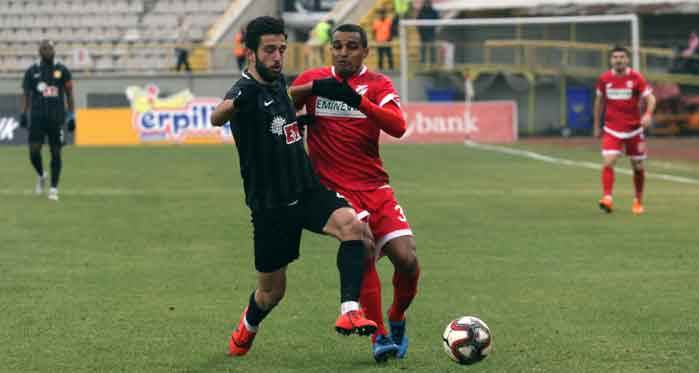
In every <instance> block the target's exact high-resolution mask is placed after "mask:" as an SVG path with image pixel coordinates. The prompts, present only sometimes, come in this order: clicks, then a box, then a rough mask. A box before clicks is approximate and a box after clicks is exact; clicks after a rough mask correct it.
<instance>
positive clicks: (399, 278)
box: [388, 267, 420, 321]
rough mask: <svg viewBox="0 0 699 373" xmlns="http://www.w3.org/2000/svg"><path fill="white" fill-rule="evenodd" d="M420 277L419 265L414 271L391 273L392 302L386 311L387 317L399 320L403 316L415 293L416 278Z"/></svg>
mask: <svg viewBox="0 0 699 373" xmlns="http://www.w3.org/2000/svg"><path fill="white" fill-rule="evenodd" d="M418 278H420V267H417V268H416V269H415V272H414V273H404V272H398V271H396V272H394V273H393V304H392V305H391V309H390V310H389V311H388V319H389V320H391V321H401V320H403V319H404V318H405V310H407V309H408V307H409V306H410V302H412V301H413V298H415V295H416V294H417V280H418Z"/></svg>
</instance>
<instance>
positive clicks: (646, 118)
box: [641, 93, 655, 128]
mask: <svg viewBox="0 0 699 373" xmlns="http://www.w3.org/2000/svg"><path fill="white" fill-rule="evenodd" d="M644 97H645V99H646V111H645V113H643V117H641V125H642V126H643V127H644V128H648V127H650V126H651V124H653V112H654V111H655V96H654V95H653V94H652V93H649V94H647V95H645V96H644Z"/></svg>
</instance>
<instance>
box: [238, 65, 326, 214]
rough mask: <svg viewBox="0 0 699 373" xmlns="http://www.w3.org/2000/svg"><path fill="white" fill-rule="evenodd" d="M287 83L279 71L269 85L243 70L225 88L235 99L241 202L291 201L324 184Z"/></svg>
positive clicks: (282, 203) (276, 203) (256, 205)
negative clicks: (314, 166) (307, 146)
mask: <svg viewBox="0 0 699 373" xmlns="http://www.w3.org/2000/svg"><path fill="white" fill-rule="evenodd" d="M286 88H287V87H286V81H285V80H284V78H283V77H282V78H280V79H278V80H277V81H275V82H274V83H272V84H269V85H267V84H260V83H259V82H257V81H256V80H255V79H253V78H252V77H251V76H250V75H248V74H247V73H246V72H244V73H243V76H242V78H240V80H238V81H237V82H236V83H235V84H234V85H233V87H232V88H231V89H230V90H229V91H228V93H226V97H225V98H226V99H233V100H234V102H235V104H234V105H235V111H234V114H233V117H232V119H231V128H232V131H233V137H234V138H235V143H236V147H237V149H238V156H239V158H240V173H241V175H242V177H243V185H244V188H245V202H246V203H247V205H248V206H249V207H250V208H251V209H253V210H257V209H260V208H273V207H280V206H287V205H292V204H294V203H296V202H297V201H298V199H299V197H300V195H301V193H302V192H303V191H305V190H309V189H313V188H320V187H322V186H321V184H320V181H319V180H318V177H317V176H316V174H315V173H314V172H313V169H312V167H311V162H310V161H309V159H308V155H307V154H306V149H305V147H304V143H303V137H302V135H301V131H300V129H299V126H298V124H297V122H296V110H295V109H294V105H293V104H292V102H291V99H290V98H289V96H288V93H287V91H286Z"/></svg>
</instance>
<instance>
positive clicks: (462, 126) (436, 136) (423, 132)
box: [381, 101, 518, 144]
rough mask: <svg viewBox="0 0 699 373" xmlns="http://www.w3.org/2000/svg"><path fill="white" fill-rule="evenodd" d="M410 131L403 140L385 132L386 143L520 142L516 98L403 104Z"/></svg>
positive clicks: (383, 137) (383, 139)
mask: <svg viewBox="0 0 699 373" xmlns="http://www.w3.org/2000/svg"><path fill="white" fill-rule="evenodd" d="M402 108H403V112H405V115H406V118H407V121H408V130H407V131H406V132H405V135H403V137H402V138H400V139H395V138H392V137H391V136H388V135H386V134H383V135H382V138H381V140H382V142H386V143H396V142H398V143H425V144H426V143H442V144H446V143H462V142H463V141H464V140H466V139H468V140H471V141H475V142H480V143H512V142H515V141H517V120H518V119H517V104H516V103H515V101H484V102H474V103H470V104H466V103H456V102H440V103H428V102H410V103H406V104H404V105H403V106H402Z"/></svg>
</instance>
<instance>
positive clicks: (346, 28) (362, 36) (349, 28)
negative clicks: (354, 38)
mask: <svg viewBox="0 0 699 373" xmlns="http://www.w3.org/2000/svg"><path fill="white" fill-rule="evenodd" d="M338 31H340V32H356V33H358V34H359V41H360V42H361V43H362V48H367V47H368V46H369V41H368V39H367V36H366V31H364V29H363V28H362V26H359V25H356V24H354V23H345V24H342V25H340V26H337V28H336V29H335V30H333V35H334V34H335V33H336V32H338Z"/></svg>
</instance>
